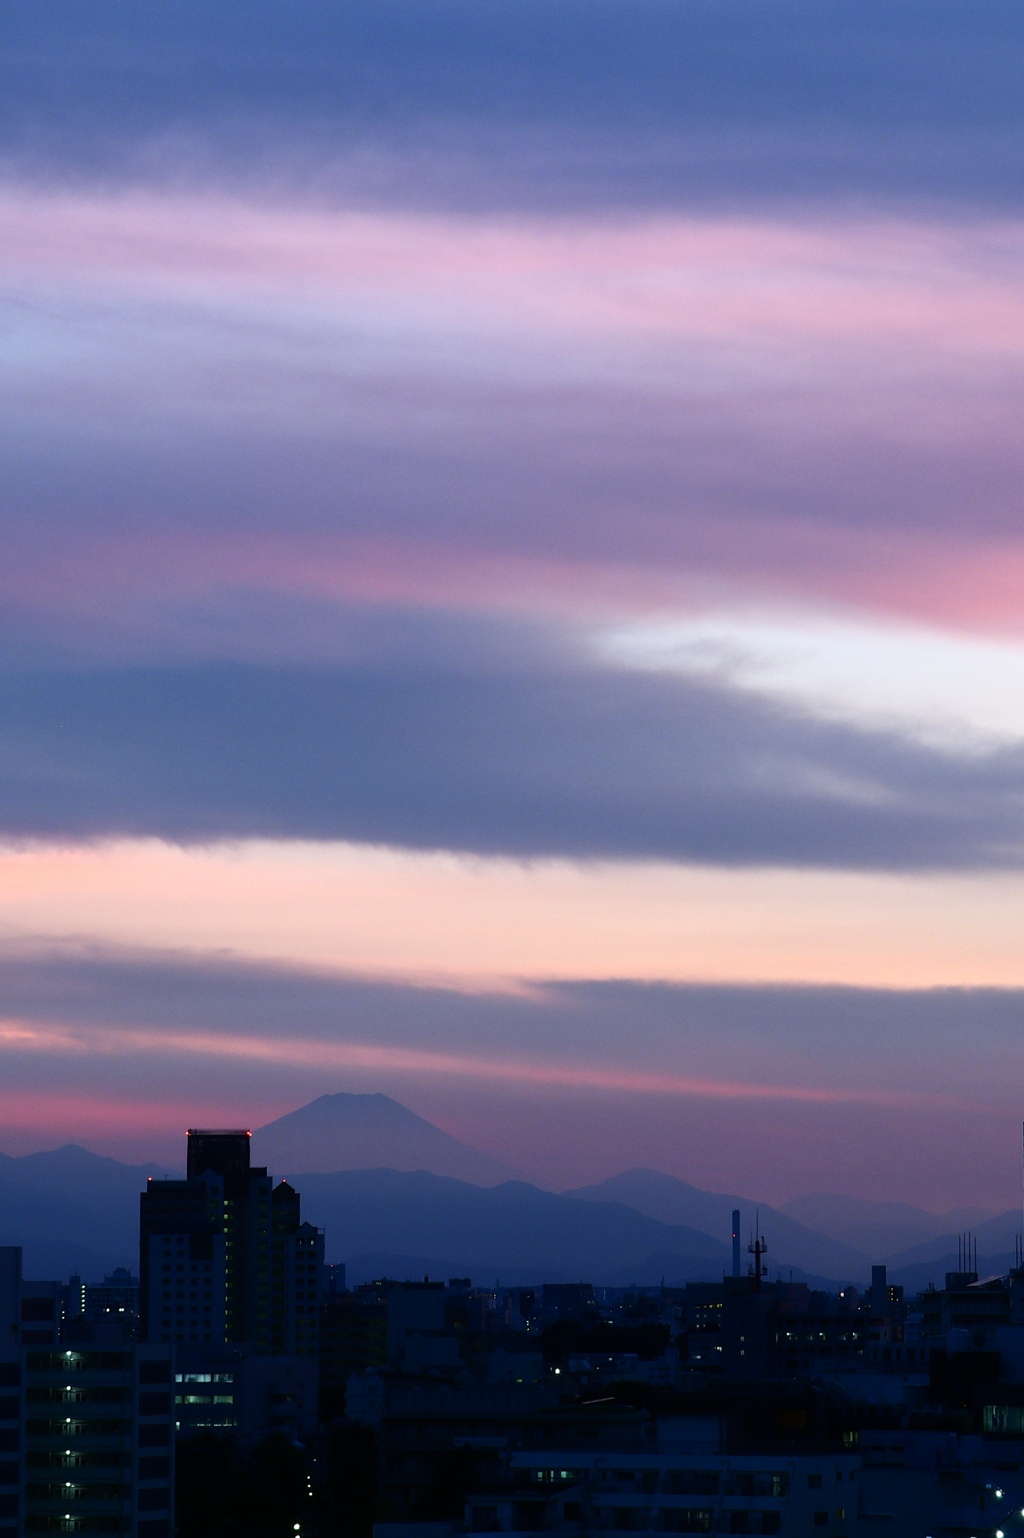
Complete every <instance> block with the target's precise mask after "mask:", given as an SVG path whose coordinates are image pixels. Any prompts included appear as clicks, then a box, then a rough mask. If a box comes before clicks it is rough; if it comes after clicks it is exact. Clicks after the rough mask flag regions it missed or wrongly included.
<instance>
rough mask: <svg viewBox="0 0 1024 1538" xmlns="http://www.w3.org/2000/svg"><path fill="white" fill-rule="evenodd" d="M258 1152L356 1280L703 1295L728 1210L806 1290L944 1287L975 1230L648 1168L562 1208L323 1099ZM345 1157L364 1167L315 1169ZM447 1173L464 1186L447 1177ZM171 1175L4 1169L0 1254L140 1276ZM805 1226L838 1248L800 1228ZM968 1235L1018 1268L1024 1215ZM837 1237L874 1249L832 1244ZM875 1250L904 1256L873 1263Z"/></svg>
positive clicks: (403, 1116)
mask: <svg viewBox="0 0 1024 1538" xmlns="http://www.w3.org/2000/svg"><path fill="white" fill-rule="evenodd" d="M253 1145H254V1146H253V1154H254V1160H255V1162H257V1163H264V1162H265V1163H266V1164H267V1166H268V1168H269V1169H270V1172H271V1174H272V1175H274V1176H276V1177H278V1178H280V1177H282V1176H288V1178H289V1179H291V1180H293V1181H294V1183H295V1184H296V1186H297V1187H298V1189H299V1191H300V1193H301V1195H302V1199H303V1212H304V1214H305V1216H306V1217H307V1218H308V1219H309V1220H310V1221H311V1222H313V1223H316V1224H318V1225H319V1226H320V1227H323V1228H324V1229H325V1230H326V1233H327V1246H328V1254H329V1256H330V1257H331V1258H332V1259H334V1260H343V1261H346V1262H347V1263H348V1264H349V1266H350V1269H351V1273H352V1275H353V1277H354V1278H355V1279H359V1278H361V1277H362V1276H363V1273H364V1270H365V1271H366V1274H367V1275H368V1274H371V1273H372V1274H377V1275H379V1274H381V1273H382V1272H386V1273H388V1274H392V1275H396V1276H411V1277H415V1276H417V1275H419V1276H422V1275H423V1274H424V1272H427V1273H429V1274H431V1275H434V1276H444V1275H447V1274H452V1275H459V1274H462V1275H471V1276H477V1277H479V1278H481V1279H486V1280H493V1279H494V1278H495V1276H500V1277H502V1278H503V1279H504V1280H506V1281H508V1282H523V1281H529V1282H538V1281H544V1280H548V1281H558V1280H582V1279H586V1280H591V1281H594V1282H599V1283H603V1284H605V1285H628V1284H629V1283H630V1282H635V1283H638V1284H644V1285H652V1284H654V1285H656V1284H657V1283H658V1282H659V1281H660V1280H661V1279H662V1278H664V1279H665V1281H666V1282H667V1283H668V1284H669V1285H679V1284H681V1283H682V1282H685V1281H698V1280H711V1279H714V1278H717V1277H720V1276H721V1275H722V1274H723V1271H725V1270H726V1269H728V1268H729V1266H730V1262H731V1253H730V1246H729V1235H730V1229H731V1215H732V1211H733V1210H734V1209H736V1208H738V1209H739V1211H740V1213H741V1223H742V1225H743V1236H744V1240H746V1237H747V1234H748V1232H749V1231H750V1230H752V1228H753V1226H754V1222H755V1220H756V1221H758V1222H759V1223H760V1226H761V1229H762V1231H763V1232H764V1233H765V1234H766V1235H767V1238H768V1242H769V1251H768V1258H769V1264H770V1272H771V1274H777V1273H778V1272H780V1271H781V1272H782V1273H783V1274H787V1273H788V1272H789V1270H790V1268H792V1271H793V1275H794V1277H796V1278H797V1279H801V1278H802V1279H806V1280H808V1281H809V1282H810V1283H811V1284H812V1285H819V1286H821V1285H837V1284H843V1283H848V1282H855V1283H858V1284H863V1283H864V1282H866V1281H867V1279H868V1267H869V1265H870V1264H871V1263H872V1262H874V1261H885V1262H886V1263H887V1264H888V1265H889V1267H890V1278H891V1280H893V1281H896V1282H900V1281H903V1282H905V1283H906V1284H907V1285H908V1286H912V1287H915V1288H916V1287H920V1286H923V1285H925V1284H926V1283H927V1282H929V1281H932V1280H934V1281H936V1282H940V1283H941V1279H942V1275H943V1273H944V1271H946V1270H951V1269H953V1268H954V1266H955V1258H956V1237H955V1233H954V1232H935V1231H934V1230H935V1227H936V1225H938V1226H939V1227H941V1226H942V1224H943V1222H944V1221H945V1222H948V1221H949V1220H950V1218H956V1219H961V1218H974V1217H976V1216H977V1215H978V1214H976V1213H975V1212H956V1213H949V1214H945V1215H944V1217H937V1216H936V1215H935V1214H932V1213H925V1212H922V1211H921V1210H920V1209H918V1208H914V1207H909V1206H904V1205H901V1204H898V1203H871V1202H857V1201H855V1200H854V1199H852V1198H843V1197H830V1196H820V1195H819V1196H815V1197H809V1198H798V1199H797V1200H796V1201H794V1202H790V1203H787V1204H786V1206H785V1208H779V1209H774V1208H772V1207H769V1206H766V1205H765V1204H763V1203H762V1204H759V1205H758V1204H755V1203H753V1202H750V1201H748V1200H745V1199H744V1198H742V1197H737V1196H731V1195H728V1194H725V1193H720V1192H717V1193H716V1192H710V1191H703V1190H700V1189H699V1188H697V1187H696V1186H692V1185H689V1184H687V1182H686V1181H683V1180H678V1179H676V1178H675V1177H674V1176H671V1175H666V1174H664V1173H662V1172H660V1171H657V1170H648V1169H633V1170H625V1171H623V1172H622V1173H621V1174H619V1175H615V1176H613V1177H612V1178H611V1179H609V1180H605V1181H602V1182H600V1183H599V1184H596V1185H591V1186H584V1187H581V1188H580V1189H578V1190H570V1191H564V1192H562V1193H560V1194H555V1193H552V1192H550V1191H542V1190H540V1189H539V1188H538V1187H536V1186H533V1185H531V1184H530V1183H529V1182H527V1181H525V1180H522V1179H517V1178H509V1174H510V1172H509V1171H508V1170H507V1168H506V1167H505V1166H504V1165H502V1164H500V1163H499V1162H498V1161H497V1160H494V1159H491V1158H489V1156H488V1155H486V1154H482V1153H479V1152H478V1151H477V1150H476V1149H473V1148H471V1147H469V1145H468V1144H464V1143H460V1142H459V1141H458V1139H456V1138H452V1137H449V1136H448V1134H446V1133H444V1132H442V1131H441V1129H440V1128H438V1127H434V1126H433V1125H432V1124H431V1123H430V1122H427V1121H425V1120H424V1119H423V1118H422V1117H419V1116H417V1115H416V1114H415V1113H414V1112H412V1111H409V1110H408V1109H407V1108H406V1107H404V1106H401V1105H400V1104H399V1103H398V1102H397V1101H394V1100H391V1099H390V1098H389V1097H388V1096H386V1095H324V1096H321V1097H320V1098H319V1099H318V1100H315V1101H313V1102H312V1103H311V1104H310V1105H308V1106H303V1107H301V1108H300V1109H299V1110H298V1111H295V1112H291V1113H290V1114H289V1115H287V1116H283V1117H280V1118H279V1119H278V1120H277V1121H275V1122H271V1123H269V1124H268V1125H267V1126H266V1127H263V1128H260V1129H259V1131H258V1132H257V1133H255V1134H254V1137H253ZM339 1157H341V1158H345V1159H350V1160H351V1159H356V1158H359V1159H362V1160H365V1161H367V1162H368V1163H369V1166H370V1167H367V1164H366V1163H364V1164H363V1165H362V1166H361V1167H355V1168H351V1167H350V1168H337V1167H335V1168H333V1169H332V1168H329V1167H327V1168H325V1167H324V1166H325V1165H326V1166H330V1165H331V1164H332V1163H334V1161H335V1160H336V1159H338V1158H339ZM402 1162H404V1163H405V1164H406V1166H407V1167H405V1168H401V1167H398V1166H399V1165H400V1164H401V1163H402ZM409 1166H411V1167H409ZM432 1166H433V1167H432ZM453 1167H454V1168H455V1169H457V1170H458V1171H459V1172H460V1173H459V1174H458V1175H454V1174H451V1173H448V1172H447V1171H449V1170H451V1169H452V1168H453ZM167 1173H174V1172H168V1171H165V1170H164V1169H163V1168H162V1167H161V1166H159V1165H127V1164H122V1163H120V1162H119V1161H118V1160H116V1159H112V1158H107V1157H103V1156H100V1155H98V1154H94V1153H91V1152H89V1151H88V1150H87V1149H84V1148H80V1147H78V1146H77V1145H75V1144H67V1145H65V1146H64V1147H63V1148H58V1149H53V1150H51V1151H48V1152H45V1153H36V1154H29V1155H24V1156H22V1157H17V1158H16V1157H12V1156H10V1155H5V1154H0V1244H20V1245H21V1246H22V1247H23V1249H24V1252H25V1268H26V1274H28V1275H36V1276H47V1275H48V1276H60V1277H64V1276H66V1275H68V1274H69V1273H70V1272H71V1271H73V1270H77V1271H80V1272H82V1273H83V1274H84V1275H85V1276H86V1277H87V1278H88V1279H90V1280H92V1279H96V1278H98V1277H99V1276H101V1275H102V1274H103V1272H104V1271H106V1270H110V1269H112V1268H113V1266H115V1265H129V1266H133V1267H134V1266H135V1265H136V1264H137V1244H138V1238H137V1235H138V1196H139V1193H140V1192H141V1191H142V1190H143V1189H144V1187H145V1184H146V1180H147V1178H148V1177H154V1176H156V1177H159V1176H160V1175H163V1174H167ZM812 1211H813V1212H815V1213H817V1214H818V1215H819V1216H820V1217H821V1219H822V1221H823V1223H828V1224H829V1227H830V1228H832V1229H833V1233H829V1232H822V1231H821V1230H820V1229H817V1228H815V1227H814V1226H813V1225H809V1224H804V1223H802V1222H800V1221H799V1220H798V1218H797V1216H796V1214H797V1213H798V1212H805V1213H810V1212H812ZM963 1226H965V1227H966V1226H972V1227H973V1229H974V1232H975V1234H976V1236H977V1239H978V1247H979V1263H980V1264H981V1266H982V1268H983V1269H986V1270H994V1269H999V1268H1001V1267H1002V1262H1003V1260H1004V1259H1005V1258H1006V1256H1007V1254H1010V1255H1011V1256H1012V1252H1013V1245H1014V1239H1015V1236H1016V1235H1017V1234H1018V1232H1019V1230H1020V1213H1019V1212H1018V1211H1017V1210H1012V1211H1010V1212H1006V1213H1001V1214H997V1215H995V1216H990V1217H985V1218H984V1220H983V1221H981V1222H977V1223H973V1224H970V1225H968V1224H967V1223H966V1222H965V1223H964V1225H963ZM929 1230H931V1232H929ZM848 1232H856V1234H857V1236H858V1238H867V1239H868V1240H869V1241H870V1242H871V1244H872V1248H870V1249H868V1248H867V1245H865V1247H864V1248H860V1247H859V1246H857V1245H854V1244H850V1243H844V1242H842V1240H841V1239H839V1238H837V1237H836V1236H835V1235H836V1234H837V1233H842V1234H844V1235H845V1234H846V1233H848ZM922 1233H926V1234H929V1237H927V1238H926V1239H924V1240H922V1239H921V1234H922ZM880 1239H887V1240H890V1241H909V1243H907V1242H903V1243H899V1244H894V1247H893V1248H891V1249H889V1248H883V1247H882V1245H881V1244H880V1243H879V1244H878V1245H877V1247H875V1241H877V1240H880ZM744 1250H745V1245H744ZM986 1257H991V1258H990V1259H986ZM746 1258H747V1257H746V1254H744V1256H743V1262H744V1265H745V1264H746Z"/></svg>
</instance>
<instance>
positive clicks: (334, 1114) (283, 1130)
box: [252, 1094, 522, 1186]
mask: <svg viewBox="0 0 1024 1538" xmlns="http://www.w3.org/2000/svg"><path fill="white" fill-rule="evenodd" d="M252 1157H253V1162H254V1163H255V1164H265V1165H266V1166H267V1168H268V1169H269V1170H271V1171H273V1172H274V1173H276V1174H280V1175H292V1174H297V1173H299V1172H300V1171H301V1172H302V1173H303V1174H306V1173H311V1174H321V1175H326V1174H331V1173H333V1172H334V1171H335V1170H364V1169H392V1170H429V1171H430V1173H431V1174H433V1175H450V1176H452V1177H453V1178H454V1179H455V1180H466V1181H469V1182H470V1184H472V1185H477V1186H496V1185H500V1184H501V1183H502V1181H505V1180H518V1179H521V1178H522V1177H521V1176H520V1173H519V1171H518V1170H514V1169H511V1168H510V1167H509V1166H508V1165H507V1164H501V1163H499V1161H498V1160H497V1159H492V1158H491V1157H490V1155H489V1154H485V1153H480V1152H479V1150H478V1149H476V1148H471V1147H470V1146H469V1144H468V1143H460V1142H459V1140H458V1138H454V1137H450V1136H449V1135H448V1133H447V1132H442V1131H441V1129H440V1127H435V1126H434V1124H433V1122H429V1121H425V1120H424V1118H423V1117H422V1116H417V1115H416V1113H415V1111H410V1110H409V1109H408V1107H406V1106H404V1105H400V1104H399V1103H398V1101H397V1100H392V1099H391V1098H390V1096H388V1095H346V1094H337V1095H321V1096H320V1098H319V1099H318V1100H313V1101H311V1102H310V1104H309V1105H304V1106H300V1107H299V1109H298V1110H297V1111H289V1113H288V1115H287V1116H281V1117H279V1118H278V1120H277V1121H272V1122H268V1124H267V1125H266V1126H265V1127H260V1128H259V1129H258V1130H257V1131H256V1132H254V1133H253V1139H252Z"/></svg>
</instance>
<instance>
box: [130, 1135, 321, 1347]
mask: <svg viewBox="0 0 1024 1538" xmlns="http://www.w3.org/2000/svg"><path fill="white" fill-rule="evenodd" d="M249 1142H250V1134H249V1133H248V1132H245V1131H206V1130H199V1129H192V1130H190V1131H189V1134H188V1162H187V1166H186V1178H185V1179H184V1180H150V1181H149V1182H148V1185H147V1187H146V1190H145V1191H144V1192H143V1195H142V1199H141V1208H140V1254H139V1282H140V1291H139V1303H140V1315H141V1338H142V1339H143V1340H147V1341H154V1342H168V1343H170V1342H181V1343H187V1344H197V1345H199V1344H208V1345H220V1344H229V1343H234V1342H245V1343H247V1344H249V1345H250V1346H251V1347H252V1348H253V1349H254V1350H255V1352H256V1353H257V1354H258V1355H262V1356H299V1357H302V1356H308V1357H315V1356H316V1352H317V1334H318V1328H319V1315H320V1304H321V1301H322V1296H323V1258H324V1257H323V1235H322V1233H321V1232H320V1231H319V1229H317V1228H314V1227H313V1225H312V1224H310V1223H303V1221H302V1218H301V1213H300V1204H299V1193H298V1192H297V1191H295V1190H294V1189H293V1188H292V1187H291V1186H289V1185H288V1184H287V1183H286V1182H285V1181H281V1182H280V1184H279V1185H277V1186H275V1185H274V1183H273V1180H272V1179H271V1177H270V1176H269V1175H268V1174H267V1171H266V1169H264V1168H262V1167H257V1168H253V1167H252V1166H251V1165H250V1163H249Z"/></svg>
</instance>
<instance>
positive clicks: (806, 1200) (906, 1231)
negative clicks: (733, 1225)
mask: <svg viewBox="0 0 1024 1538" xmlns="http://www.w3.org/2000/svg"><path fill="white" fill-rule="evenodd" d="M779 1210H780V1211H781V1212H783V1213H785V1214H786V1215H787V1217H791V1218H796V1220H797V1222H798V1223H803V1224H804V1225H805V1226H806V1227H807V1228H813V1229H816V1230H817V1231H818V1232H819V1233H822V1234H828V1236H829V1237H830V1238H832V1239H839V1240H841V1241H842V1242H843V1243H844V1244H849V1245H852V1246H853V1247H854V1248H855V1249H858V1250H861V1251H862V1252H864V1253H865V1254H871V1255H878V1256H881V1257H882V1258H885V1257H888V1256H894V1255H897V1254H899V1253H900V1252H902V1251H903V1250H907V1249H910V1248H911V1246H914V1245H918V1244H927V1243H928V1242H929V1241H931V1240H936V1239H939V1238H940V1237H943V1236H944V1237H945V1243H946V1247H947V1248H948V1242H949V1236H950V1235H953V1234H958V1233H963V1231H964V1230H965V1229H968V1228H969V1229H971V1230H972V1231H978V1230H979V1226H980V1225H983V1224H986V1223H987V1222H988V1221H989V1220H990V1219H991V1218H992V1213H991V1212H986V1211H984V1210H983V1209H982V1208H980V1207H955V1208H953V1209H952V1210H951V1211H949V1212H924V1211H923V1210H922V1209H921V1208H920V1207H912V1206H911V1205H910V1204H909V1203H907V1202H872V1201H865V1200H864V1199H863V1198H862V1197H856V1196H837V1195H836V1194H835V1193H834V1192H818V1193H815V1194H814V1195H810V1196H798V1197H796V1198H795V1199H794V1200H793V1201H790V1202H784V1203H783V1204H782V1206H781V1208H780V1209H779ZM954 1248H955V1245H954Z"/></svg>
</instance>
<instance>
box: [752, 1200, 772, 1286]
mask: <svg viewBox="0 0 1024 1538" xmlns="http://www.w3.org/2000/svg"><path fill="white" fill-rule="evenodd" d="M760 1230H761V1224H760V1214H759V1213H758V1212H756V1211H755V1213H754V1237H753V1239H752V1240H751V1242H750V1243H749V1244H748V1245H747V1254H748V1255H753V1257H754V1264H753V1265H752V1266H748V1267H747V1275H748V1276H752V1277H753V1278H754V1291H755V1292H760V1290H761V1278H762V1277H763V1276H766V1275H767V1274H768V1267H767V1266H762V1264H761V1257H762V1256H763V1255H765V1254H767V1252H768V1242H767V1240H765V1239H762V1237H761V1231H760Z"/></svg>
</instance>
